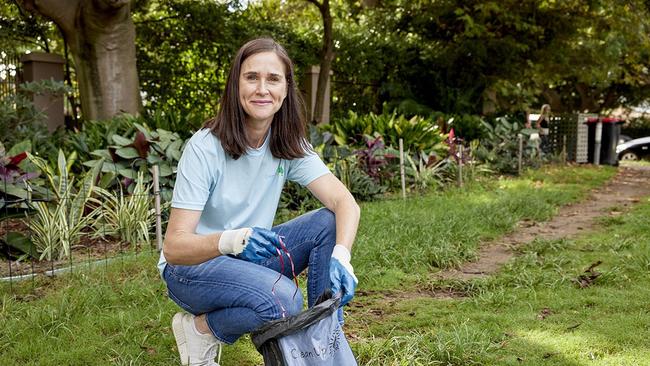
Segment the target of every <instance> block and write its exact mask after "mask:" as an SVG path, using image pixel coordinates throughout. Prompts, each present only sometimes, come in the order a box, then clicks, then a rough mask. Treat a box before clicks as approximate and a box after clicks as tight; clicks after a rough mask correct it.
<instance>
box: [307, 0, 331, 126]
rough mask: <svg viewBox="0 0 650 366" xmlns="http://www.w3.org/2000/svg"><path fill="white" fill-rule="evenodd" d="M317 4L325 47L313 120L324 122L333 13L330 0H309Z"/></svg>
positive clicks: (322, 52) (322, 54) (329, 68)
mask: <svg viewBox="0 0 650 366" xmlns="http://www.w3.org/2000/svg"><path fill="white" fill-rule="evenodd" d="M308 1H309V2H311V3H313V4H315V5H316V6H317V7H318V10H319V11H320V13H321V16H322V18H323V48H322V49H321V62H320V72H319V74H318V86H317V88H316V105H315V106H314V110H313V113H312V122H314V123H321V122H323V110H324V108H325V91H326V89H327V80H328V79H329V75H330V70H331V69H332V60H334V37H333V36H332V15H331V14H330V3H329V0H323V2H322V3H318V2H317V1H315V0H308Z"/></svg>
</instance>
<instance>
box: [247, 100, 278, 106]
mask: <svg viewBox="0 0 650 366" xmlns="http://www.w3.org/2000/svg"><path fill="white" fill-rule="evenodd" d="M271 103H273V102H272V101H270V100H251V104H254V105H258V106H266V105H270V104H271Z"/></svg>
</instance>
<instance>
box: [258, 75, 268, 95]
mask: <svg viewBox="0 0 650 366" xmlns="http://www.w3.org/2000/svg"><path fill="white" fill-rule="evenodd" d="M255 91H256V92H257V94H260V95H266V94H268V93H269V89H268V88H267V86H266V81H265V80H264V79H263V78H261V79H260V81H259V82H258V83H257V90H255Z"/></svg>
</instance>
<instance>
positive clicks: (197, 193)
mask: <svg viewBox="0 0 650 366" xmlns="http://www.w3.org/2000/svg"><path fill="white" fill-rule="evenodd" d="M199 137H201V136H197V135H195V136H194V137H193V138H192V139H190V141H189V142H188V143H187V145H186V146H185V149H184V150H183V154H182V156H181V159H180V161H179V162H178V169H177V172H176V182H175V183H174V194H173V196H172V207H174V208H184V209H188V210H198V211H202V210H203V207H204V206H205V203H206V202H207V201H208V198H209V197H210V192H211V188H212V187H213V186H214V181H215V179H216V174H214V172H212V169H213V168H211V167H214V166H215V165H216V164H215V163H216V162H215V161H214V160H215V157H214V154H207V152H206V150H205V149H206V148H208V147H209V146H212V145H211V144H207V146H206V144H205V143H201V140H203V139H200V138H199ZM203 137H204V138H205V136H203Z"/></svg>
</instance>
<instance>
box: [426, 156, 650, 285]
mask: <svg viewBox="0 0 650 366" xmlns="http://www.w3.org/2000/svg"><path fill="white" fill-rule="evenodd" d="M647 195H650V167H640V166H634V167H620V168H619V171H618V173H617V174H616V176H615V177H614V178H613V179H612V180H611V181H610V182H609V183H607V184H606V185H605V186H603V187H601V188H598V189H595V190H594V191H592V193H591V195H590V196H589V198H587V199H586V200H584V201H582V202H578V203H575V204H571V205H568V206H564V207H561V208H560V210H559V213H558V214H557V215H556V216H555V217H553V218H552V219H551V220H550V221H546V222H541V223H534V222H526V221H524V222H520V223H519V228H517V229H515V231H514V232H512V233H510V234H508V235H506V236H503V237H500V238H498V239H497V240H495V241H493V242H488V243H485V244H483V245H482V246H481V249H480V250H479V257H478V260H477V261H475V262H469V263H466V264H464V265H463V266H461V267H460V268H458V269H451V270H445V271H442V272H439V273H437V274H436V277H438V278H440V279H463V280H466V279H473V278H478V277H483V276H489V275H491V274H493V273H495V272H497V271H498V270H499V269H500V268H501V266H503V265H504V264H505V263H506V262H507V261H508V260H509V259H510V258H512V257H513V256H514V253H513V250H512V249H513V248H514V247H517V246H519V245H523V244H526V243H529V242H531V241H533V240H534V239H535V238H540V239H546V240H553V239H560V238H571V237H574V236H576V235H578V234H580V233H582V232H583V231H588V230H592V229H594V228H595V226H596V224H597V219H598V218H599V217H603V216H617V215H620V214H622V213H623V211H624V210H626V209H627V208H628V207H629V206H630V205H632V204H633V203H635V202H638V201H639V199H640V198H642V197H644V196H647Z"/></svg>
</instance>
